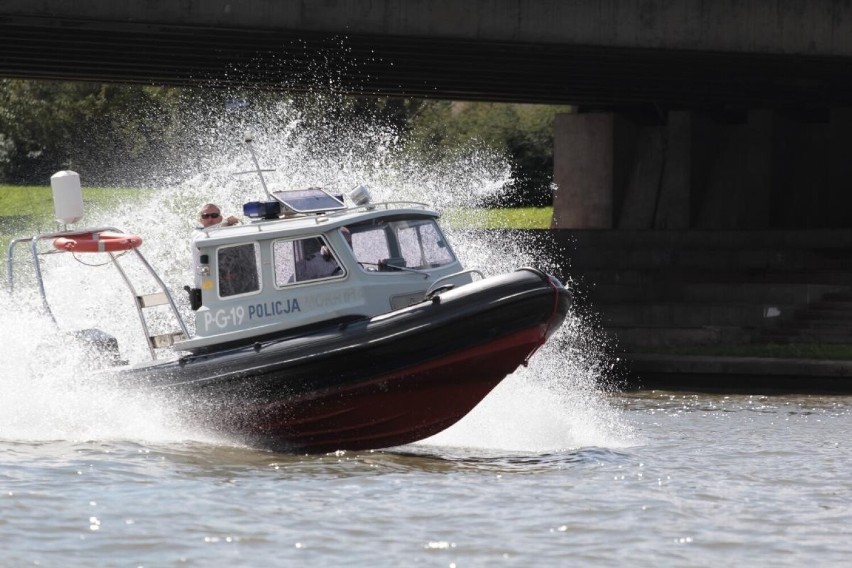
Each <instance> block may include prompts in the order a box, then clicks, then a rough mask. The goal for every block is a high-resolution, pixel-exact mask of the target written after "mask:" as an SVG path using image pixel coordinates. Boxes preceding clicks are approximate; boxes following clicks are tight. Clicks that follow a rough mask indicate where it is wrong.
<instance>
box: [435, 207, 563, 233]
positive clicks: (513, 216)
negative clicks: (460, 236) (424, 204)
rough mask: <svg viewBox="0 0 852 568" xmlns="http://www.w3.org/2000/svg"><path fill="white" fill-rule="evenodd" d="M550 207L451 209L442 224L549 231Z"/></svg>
mask: <svg viewBox="0 0 852 568" xmlns="http://www.w3.org/2000/svg"><path fill="white" fill-rule="evenodd" d="M552 216H553V208H552V207H520V208H515V209H451V210H448V211H446V212H444V216H443V219H444V222H445V223H446V224H447V225H449V226H451V227H456V228H465V229H549V228H550V218H551V217H552Z"/></svg>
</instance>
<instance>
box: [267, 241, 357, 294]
mask: <svg viewBox="0 0 852 568" xmlns="http://www.w3.org/2000/svg"><path fill="white" fill-rule="evenodd" d="M272 262H273V263H274V265H275V285H276V286H278V287H279V288H280V287H282V286H286V285H288V284H294V283H298V282H308V281H312V280H321V279H324V278H335V277H338V276H341V275H342V274H343V268H342V267H341V265H340V263H339V262H338V261H337V259H336V258H335V256H334V253H333V252H332V250H331V247H329V246H328V244H327V243H326V242H325V241H324V240H323V239H321V238H319V237H311V238H309V239H295V240H288V241H275V242H274V243H273V244H272Z"/></svg>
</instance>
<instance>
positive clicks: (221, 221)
mask: <svg viewBox="0 0 852 568" xmlns="http://www.w3.org/2000/svg"><path fill="white" fill-rule="evenodd" d="M198 220H199V222H200V223H201V224H200V225H199V226H198V227H196V229H199V230H202V229H207V228H209V227H212V226H214V225H221V226H222V227H229V226H231V225H236V224H237V223H239V222H240V221H239V219H237V218H236V217H234V216H233V215H231V216H230V217H228V218H223V217H222V211H221V210H220V209H219V206H218V205H214V204H213V203H208V204H206V205H205V206H204V207H202V208H201V213H199V215H198Z"/></svg>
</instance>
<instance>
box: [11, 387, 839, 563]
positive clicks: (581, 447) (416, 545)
mask: <svg viewBox="0 0 852 568" xmlns="http://www.w3.org/2000/svg"><path fill="white" fill-rule="evenodd" d="M511 381H512V380H511V379H510V381H509V382H510V383H511ZM510 386H511V385H510ZM516 395H517V393H512V389H511V388H508V389H502V390H501V389H498V391H495V392H494V393H493V394H492V398H491V399H487V400H489V401H490V402H491V404H490V406H491V407H492V408H490V409H487V410H486V412H485V413H484V414H483V415H482V416H479V417H478V420H474V421H473V422H475V424H465V422H462V423H460V424H459V425H458V426H457V427H456V428H453V429H451V430H449V431H448V432H446V433H445V435H443V436H442V439H441V440H438V442H437V443H431V444H415V445H411V446H406V447H401V448H396V449H392V450H385V451H373V452H355V453H353V452H339V453H336V454H327V455H315V456H314V455H311V456H308V455H286V454H274V453H268V452H265V451H258V450H253V449H250V448H241V447H235V446H231V445H224V444H215V443H205V442H200V441H190V440H181V439H173V440H169V439H168V436H165V437H163V438H162V439H160V440H151V439H148V440H146V439H141V440H140V439H133V438H132V437H127V438H124V439H87V440H86V439H52V440H38V441H35V440H26V439H18V440H15V439H6V438H5V437H4V439H2V440H0V461H2V467H0V472H2V473H0V507H2V508H1V509H0V549H2V553H0V554H2V563H0V564H2V565H3V566H32V565H38V566H213V565H223V566H224V565H228V566H268V565H276V566H297V565H298V566H444V567H447V566H459V567H461V566H495V565H497V566H500V565H505V566H568V565H581V566H624V565H632V566H718V565H721V564H724V563H730V564H735V565H754V566H802V565H806V564H809V563H813V564H814V565H818V566H845V565H848V560H849V558H850V555H851V554H852V538H850V537H852V534H850V530H852V529H850V527H852V480H850V475H849V474H850V466H851V465H852V449H850V443H849V432H850V431H852V398H850V397H836V398H830V397H771V398H767V397H759V396H710V395H703V394H678V393H665V392H646V393H639V394H631V395H629V396H624V395H605V396H604V398H605V403H606V405H607V407H608V408H609V409H610V410H607V411H606V412H604V413H603V415H600V416H596V415H595V414H591V415H585V416H583V419H582V420H579V421H577V422H573V423H572V421H571V418H570V417H569V416H561V415H559V414H552V412H553V411H554V410H555V409H554V408H547V407H546V405H545V408H544V409H542V411H541V412H539V413H531V412H530V411H529V408H525V407H524V406H519V405H523V403H530V402H534V401H531V400H523V399H521V400H518V397H517V396H516ZM574 410H576V411H577V412H576V413H577V414H578V415H582V414H583V412H582V410H581V409H574ZM562 411H563V412H565V413H571V412H572V409H571V408H568V407H565V408H562ZM512 414H517V415H516V416H514V417H512V416H511V415H512ZM596 420H606V421H612V420H616V421H617V422H618V423H619V428H620V429H621V430H622V432H623V434H621V435H614V434H613V433H612V432H613V429H612V424H611V423H609V422H608V423H607V424H596V423H595V421H596ZM490 421H497V422H500V423H499V424H493V425H492V426H493V428H490V429H489V428H483V426H487V425H488V424H489V422H490ZM603 432H607V433H603ZM501 436H505V437H506V438H508V439H509V441H508V442H507V444H506V445H508V446H510V447H512V448H513V449H511V450H501V449H499V448H495V446H499V445H500V439H499V438H500V437H501ZM596 437H597V438H598V439H597V440H596V441H597V443H595V444H591V445H587V444H586V443H584V442H588V441H591V440H592V439H594V438H596ZM608 437H609V438H608ZM560 440H561V443H562V444H564V446H563V447H557V446H554V447H552V448H548V449H544V447H545V446H547V445H548V444H552V443H554V442H558V441H560ZM572 442H574V443H572ZM524 444H526V445H527V446H529V448H530V449H527V450H524V449H523V448H522V446H523V445H524Z"/></svg>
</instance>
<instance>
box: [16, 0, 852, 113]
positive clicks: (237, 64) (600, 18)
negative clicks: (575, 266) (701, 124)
mask: <svg viewBox="0 0 852 568" xmlns="http://www.w3.org/2000/svg"><path fill="white" fill-rule="evenodd" d="M850 68H852V6H850V4H849V3H848V2H846V1H842V0H811V1H806V0H789V1H783V0H776V1H766V0H746V1H727V0H720V1H714V2H707V1H706V0H678V1H677V2H671V1H668V0H574V1H571V2H565V1H561V0H465V1H463V2H461V1H457V0H324V1H317V0H121V1H115V0H76V1H74V2H68V1H66V0H3V2H0V75H3V76H15V77H30V78H42V79H44V78H61V79H85V80H98V81H124V82H145V83H150V82H155V83H167V84H185V83H199V82H209V83H212V84H219V85H224V84H230V83H250V84H260V85H263V86H267V87H279V88H313V87H315V86H316V84H317V83H319V84H325V85H327V81H328V80H332V81H334V82H335V84H336V86H337V87H338V88H340V89H341V90H345V91H349V92H353V93H364V94H381V95H388V96H412V97H424V96H425V97H438V98H444V99H475V100H501V101H516V102H552V103H569V104H575V105H576V104H588V105H596V106H597V105H607V106H612V105H622V106H623V105H631V104H634V105H635V104H640V103H641V104H653V105H658V106H659V105H662V106H665V107H672V106H674V107H679V108H690V109H692V108H698V107H702V106H706V105H719V104H724V105H730V104H738V105H747V106H749V107H758V106H778V105H834V104H844V103H845V101H848V100H850V97H852V76H850V75H852V74H850V73H849V71H850Z"/></svg>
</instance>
